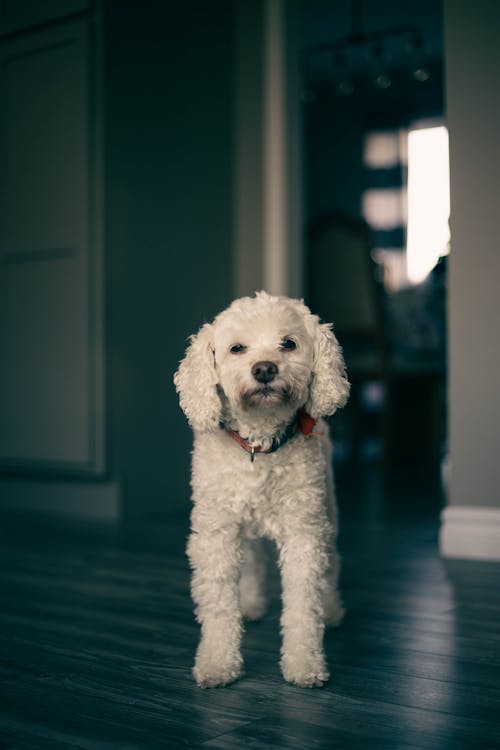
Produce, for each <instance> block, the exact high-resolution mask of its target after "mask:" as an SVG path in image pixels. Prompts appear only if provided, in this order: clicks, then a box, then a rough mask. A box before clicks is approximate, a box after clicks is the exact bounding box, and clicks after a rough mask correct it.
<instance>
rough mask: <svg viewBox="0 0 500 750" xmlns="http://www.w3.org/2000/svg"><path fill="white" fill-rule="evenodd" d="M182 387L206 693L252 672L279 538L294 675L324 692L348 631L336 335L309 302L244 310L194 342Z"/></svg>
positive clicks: (198, 666) (250, 303)
mask: <svg viewBox="0 0 500 750" xmlns="http://www.w3.org/2000/svg"><path fill="white" fill-rule="evenodd" d="M174 380H175V385H176V387H177V391H178V392H179V394H180V404H181V407H182V409H183V411H184V413H185V414H186V416H187V418H188V420H189V423H190V425H191V427H192V428H193V430H194V451H193V462H192V482H191V485H192V490H193V502H194V507H193V511H192V516H191V522H192V533H191V536H190V539H189V544H188V556H189V560H190V563H191V567H192V570H193V575H192V596H193V600H194V602H195V604H196V615H197V619H198V622H200V624H201V640H200V644H199V646H198V651H197V654H196V661H195V666H194V669H193V674H194V677H195V679H196V682H197V683H198V684H199V685H200V686H201V687H215V686H218V685H226V684H228V683H230V682H232V681H233V680H235V679H237V677H238V676H239V675H240V674H241V671H242V657H241V650H240V643H241V636H242V630H243V628H242V618H243V617H247V618H249V619H258V618H259V617H260V616H261V615H262V614H263V612H264V609H265V598H264V578H265V568H264V564H263V556H262V554H261V550H260V546H259V545H260V544H261V541H260V537H267V538H270V539H272V540H274V542H275V543H276V547H277V551H278V559H279V566H280V570H281V580H282V596H283V611H282V618H281V626H282V639H283V642H282V651H281V669H282V672H283V676H284V677H285V679H286V680H288V681H289V682H292V683H294V684H296V685H301V686H307V687H312V686H314V685H322V684H323V683H324V682H325V681H326V680H327V679H328V672H327V668H326V664H325V657H324V653H323V631H324V625H325V623H326V624H332V625H333V624H338V623H339V622H340V620H341V619H342V615H343V609H342V604H341V601H340V597H339V595H338V592H337V578H338V556H337V552H336V549H335V535H336V531H337V520H336V510H335V503H334V495H333V482H332V475H331V448H330V441H329V439H328V437H327V425H326V423H324V422H319V423H318V420H320V418H321V417H324V416H327V415H329V414H332V413H333V412H334V411H335V410H336V409H337V408H338V407H339V406H343V404H344V403H345V402H346V400H347V396H348V393H349V383H348V382H347V380H346V376H345V369H344V362H343V359H342V355H341V350H340V347H339V345H338V342H337V340H336V338H335V336H334V335H333V333H332V331H331V327H330V326H329V325H327V324H320V322H319V319H318V318H317V317H316V316H314V315H312V314H311V312H310V311H309V310H308V308H307V307H306V306H305V305H304V304H303V302H301V301H299V300H294V299H288V298H286V297H272V296H270V295H268V294H266V293H265V292H260V293H257V294H256V296H255V297H244V298H242V299H238V300H236V301H235V302H233V304H232V305H231V306H230V307H229V308H228V309H227V310H225V311H224V312H222V313H220V315H218V316H217V317H216V318H215V320H214V322H213V323H212V324H206V325H204V326H203V327H202V328H201V330H200V331H199V333H198V334H197V335H196V336H193V337H191V339H190V345H189V347H188V349H187V352H186V356H185V358H184V359H183V360H182V362H181V363H180V366H179V369H178V371H177V372H176V374H175V378H174ZM317 423H318V424H317Z"/></svg>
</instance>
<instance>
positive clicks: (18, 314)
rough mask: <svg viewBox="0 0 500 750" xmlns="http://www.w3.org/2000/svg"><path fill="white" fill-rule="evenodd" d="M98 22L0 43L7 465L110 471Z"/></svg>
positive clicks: (0, 365) (0, 461)
mask: <svg viewBox="0 0 500 750" xmlns="http://www.w3.org/2000/svg"><path fill="white" fill-rule="evenodd" d="M91 29H92V26H91V24H90V22H89V21H87V20H81V21H78V22H73V23H68V24H65V25H63V26H59V27H57V28H53V29H50V30H46V31H43V32H42V31H41V32H38V33H36V34H30V35H29V36H26V37H25V38H16V39H15V40H9V41H7V42H4V43H3V44H2V45H0V62H1V68H0V105H1V106H0V127H1V133H0V135H1V138H0V158H1V163H0V212H1V222H0V465H1V466H2V467H3V468H6V469H14V470H19V469H23V470H26V469H28V470H30V471H35V472H36V471H42V472H43V471H49V472H56V473H58V472H63V473H67V472H68V471H70V472H76V473H81V472H83V473H88V472H90V473H98V472H100V471H101V470H102V468H103V453H102V446H103V375H102V361H103V337H102V314H101V309H102V304H101V286H102V284H101V274H100V269H101V241H100V237H101V231H100V221H99V217H100V215H101V210H100V206H99V195H100V191H99V184H98V175H99V171H100V170H99V164H98V159H97V151H96V149H97V145H98V142H99V137H98V136H99V127H98V121H97V118H96V112H97V107H96V97H97V93H96V92H97V88H96V81H95V79H94V76H95V66H94V65H93V55H94V40H93V36H92V33H91Z"/></svg>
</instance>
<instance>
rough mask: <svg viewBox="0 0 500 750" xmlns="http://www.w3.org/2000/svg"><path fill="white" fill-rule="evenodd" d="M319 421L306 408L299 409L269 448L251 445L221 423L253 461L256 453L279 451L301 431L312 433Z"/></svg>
mask: <svg viewBox="0 0 500 750" xmlns="http://www.w3.org/2000/svg"><path fill="white" fill-rule="evenodd" d="M317 422H318V420H317V419H314V418H313V417H311V415H310V414H308V413H307V412H306V411H305V409H299V411H298V412H297V414H296V415H295V418H294V419H293V421H292V422H290V424H289V425H288V427H287V428H286V430H285V432H284V433H283V435H281V437H279V438H273V442H272V443H271V446H270V447H269V448H263V447H262V446H261V445H251V444H250V443H249V442H248V441H247V440H245V438H242V437H241V435H240V434H239V432H236V430H231V429H229V427H226V426H225V425H224V424H221V427H222V428H223V429H225V430H226V432H227V434H228V435H230V436H231V437H232V438H233V440H235V441H236V442H237V443H238V445H241V447H242V448H243V449H244V450H245V451H246V452H247V453H250V460H251V461H253V460H254V458H255V454H256V453H274V451H277V450H278V448H281V446H282V445H284V444H285V443H287V442H288V441H289V440H290V438H292V437H293V436H294V435H296V434H297V433H299V432H301V433H302V434H303V435H311V433H312V431H313V429H314V426H315V425H316V424H317Z"/></svg>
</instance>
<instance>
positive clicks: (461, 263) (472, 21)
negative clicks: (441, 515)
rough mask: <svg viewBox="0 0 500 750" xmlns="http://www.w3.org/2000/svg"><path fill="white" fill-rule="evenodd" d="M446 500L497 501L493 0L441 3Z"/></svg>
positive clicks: (499, 154) (499, 316)
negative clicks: (446, 157) (447, 198)
mask: <svg viewBox="0 0 500 750" xmlns="http://www.w3.org/2000/svg"><path fill="white" fill-rule="evenodd" d="M445 28H446V39H445V49H446V71H447V82H446V84H447V110H448V125H449V130H450V157H451V237H452V248H451V255H450V284H449V369H450V390H449V413H450V425H449V430H450V454H451V493H450V504H452V505H478V506H500V491H499V485H500V461H499V457H498V452H499V450H498V447H499V445H500V349H499V346H498V344H499V341H500V333H499V323H500V243H499V239H498V238H499V228H498V221H499V209H498V198H499V196H500V172H499V169H498V165H499V161H500V141H499V137H498V135H499V133H500V106H499V105H500V91H499V85H498V71H499V70H500V46H499V44H498V30H499V28H500V4H499V3H495V2H491V0H478V2H476V3H470V2H469V1H468V0H447V2H446V3H445Z"/></svg>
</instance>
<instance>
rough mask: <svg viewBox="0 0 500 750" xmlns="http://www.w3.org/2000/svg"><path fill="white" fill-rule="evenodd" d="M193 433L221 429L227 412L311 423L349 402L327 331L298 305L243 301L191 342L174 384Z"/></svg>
mask: <svg viewBox="0 0 500 750" xmlns="http://www.w3.org/2000/svg"><path fill="white" fill-rule="evenodd" d="M174 381H175V385H176V388H177V391H178V393H179V396H180V404H181V407H182V409H183V411H184V413H185V414H186V416H187V418H188V420H189V423H190V425H191V426H192V427H193V428H194V429H196V430H199V431H202V432H206V431H209V430H213V429H216V428H218V426H219V423H220V421H221V419H222V415H223V410H224V412H227V411H229V413H230V414H232V415H234V414H238V413H240V414H241V413H242V412H249V411H252V412H257V411H258V412H260V413H262V414H265V413H268V414H270V415H271V414H273V415H275V416H279V417H280V418H283V419H286V418H287V417H288V416H291V415H293V414H294V413H295V412H296V411H297V410H298V409H300V408H301V407H305V409H306V411H307V412H308V413H309V414H310V415H311V416H312V417H314V418H315V419H317V418H319V417H324V416H328V415H329V414H333V412H334V411H335V410H336V409H337V408H338V407H340V406H343V405H344V404H345V402H346V400H347V397H348V394H349V383H348V381H347V379H346V373H345V367H344V360H343V358H342V353H341V350H340V347H339V344H338V342H337V339H336V338H335V336H334V335H333V332H332V330H331V326H330V325H328V324H325V323H320V321H319V319H318V317H317V316H315V315H312V314H311V312H310V310H309V309H308V308H307V307H306V306H305V305H304V303H303V302H302V301H300V300H295V299H289V298H287V297H272V296H270V295H269V294H267V293H265V292H258V293H257V294H256V295H255V297H243V298H241V299H238V300H236V301H235V302H233V304H232V305H231V306H230V307H228V308H227V309H226V310H224V311H223V312H222V313H220V315H218V316H217V317H216V318H215V320H214V322H213V323H212V324H206V325H204V326H203V327H202V328H201V330H200V331H199V333H198V334H196V335H195V336H192V337H191V339H190V345H189V347H188V349H187V351H186V356H185V357H184V359H183V360H182V362H181V363H180V365H179V369H178V370H177V372H176V374H175V376H174Z"/></svg>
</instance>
